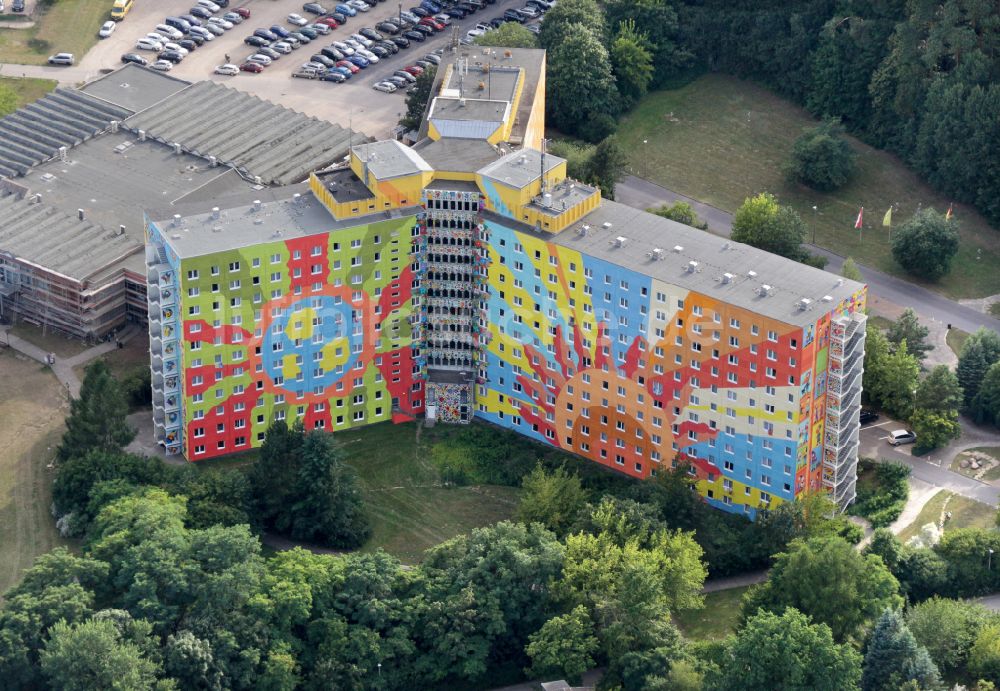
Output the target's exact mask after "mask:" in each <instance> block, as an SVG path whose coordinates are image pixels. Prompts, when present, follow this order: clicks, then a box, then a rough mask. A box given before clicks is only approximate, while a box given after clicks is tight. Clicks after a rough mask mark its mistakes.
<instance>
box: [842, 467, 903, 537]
mask: <svg viewBox="0 0 1000 691" xmlns="http://www.w3.org/2000/svg"><path fill="white" fill-rule="evenodd" d="M858 475H859V480H858V496H857V500H856V501H855V502H854V505H853V506H852V507H851V508H850V513H851V514H853V515H855V516H863V517H865V518H867V519H868V521H869V522H870V523H871V524H872V526H873V527H875V528H882V527H885V526H887V525H889V524H890V523H892V522H893V521H894V520H896V519H897V518H899V514H901V513H902V512H903V507H905V506H906V499H907V498H908V497H909V494H910V486H909V484H908V483H907V478H908V477H909V476H910V469H909V467H907V466H905V465H903V464H901V463H892V462H889V461H882V462H877V461H875V459H872V458H862V459H861V460H860V461H859V463H858Z"/></svg>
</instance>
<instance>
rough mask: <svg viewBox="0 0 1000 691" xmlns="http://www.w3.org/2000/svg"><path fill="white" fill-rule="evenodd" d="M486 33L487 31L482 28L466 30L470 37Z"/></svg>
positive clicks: (477, 36)
mask: <svg viewBox="0 0 1000 691" xmlns="http://www.w3.org/2000/svg"><path fill="white" fill-rule="evenodd" d="M485 33H486V32H485V31H483V30H482V29H479V28H474V29H469V30H468V31H466V32H465V35H466V36H468V37H469V38H479V37H480V36H483V35H484V34H485Z"/></svg>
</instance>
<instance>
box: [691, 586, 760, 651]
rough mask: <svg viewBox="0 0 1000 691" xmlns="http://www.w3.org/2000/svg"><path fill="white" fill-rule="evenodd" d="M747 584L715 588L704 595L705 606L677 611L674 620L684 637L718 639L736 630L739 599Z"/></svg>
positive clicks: (701, 639)
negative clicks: (725, 588) (712, 591)
mask: <svg viewBox="0 0 1000 691" xmlns="http://www.w3.org/2000/svg"><path fill="white" fill-rule="evenodd" d="M746 591H747V586H743V587H741V588H730V589H729V590H717V591H715V592H714V593H708V594H706V595H705V607H704V608H703V609H692V610H686V611H684V612H678V613H676V614H675V615H674V621H675V622H676V623H677V626H678V627H680V630H681V631H682V632H683V633H684V636H685V638H689V639H694V640H700V641H704V640H718V639H721V638H725V637H726V636H728V635H729V634H731V633H733V631H735V630H736V620H737V619H738V618H739V616H740V601H741V600H742V599H743V594H744V593H745V592H746Z"/></svg>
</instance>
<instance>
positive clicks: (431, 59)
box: [424, 53, 441, 65]
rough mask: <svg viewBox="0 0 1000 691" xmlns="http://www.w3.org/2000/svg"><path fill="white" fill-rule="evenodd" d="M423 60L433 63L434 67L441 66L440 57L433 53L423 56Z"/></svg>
mask: <svg viewBox="0 0 1000 691" xmlns="http://www.w3.org/2000/svg"><path fill="white" fill-rule="evenodd" d="M424 60H426V61H427V62H433V63H434V64H435V65H440V64H441V56H440V55H435V54H434V53H428V54H427V55H425V56H424Z"/></svg>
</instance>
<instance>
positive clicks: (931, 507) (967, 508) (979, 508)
mask: <svg viewBox="0 0 1000 691" xmlns="http://www.w3.org/2000/svg"><path fill="white" fill-rule="evenodd" d="M945 501H947V511H950V512H951V520H950V521H947V522H946V523H945V525H944V532H946V533H947V532H950V531H952V530H957V529H959V528H984V529H990V528H993V527H994V522H993V520H994V516H995V515H996V511H995V510H994V509H993V507H991V506H988V505H987V504H983V503H982V502H978V501H974V500H972V499H966V498H965V497H963V496H960V495H958V494H954V493H952V492H948V491H941V492H938V493H937V494H935V495H934V497H933V498H932V499H931V500H930V501H929V502H927V503H926V504H925V505H924V508H923V509H921V510H920V513H919V514H917V517H916V519H915V520H914V521H913V523H911V524H910V525H908V526H906V528H904V529H903V531H902V532H901V533H900V534H899V539H900V540H901V541H902V542H904V543H905V542H906V541H907V540H909V539H910V538H911V537H913V536H914V535H917V534H919V533H920V529H921V528H922V527H923V526H925V525H927V524H928V523H937V522H938V521H940V520H941V511H942V510H945Z"/></svg>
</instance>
